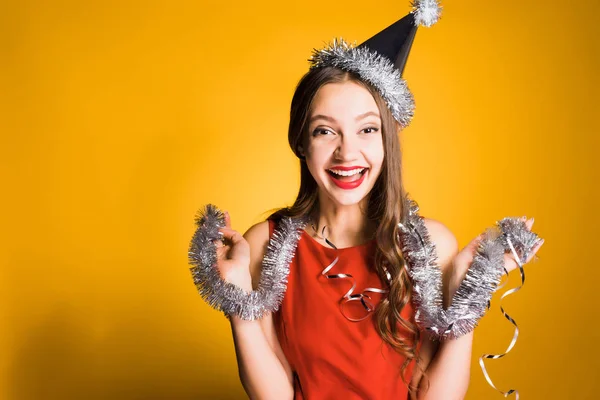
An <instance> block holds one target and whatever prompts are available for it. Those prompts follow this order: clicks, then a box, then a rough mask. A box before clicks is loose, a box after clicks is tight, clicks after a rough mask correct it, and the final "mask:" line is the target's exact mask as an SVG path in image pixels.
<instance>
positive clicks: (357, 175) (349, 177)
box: [326, 168, 368, 182]
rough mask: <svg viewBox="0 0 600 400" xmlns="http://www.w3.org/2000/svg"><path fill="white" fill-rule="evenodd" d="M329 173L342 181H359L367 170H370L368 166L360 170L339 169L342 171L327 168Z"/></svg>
mask: <svg viewBox="0 0 600 400" xmlns="http://www.w3.org/2000/svg"><path fill="white" fill-rule="evenodd" d="M326 171H327V173H328V174H329V175H331V176H332V177H333V178H334V179H336V180H338V181H341V182H354V181H358V180H359V179H361V178H362V177H363V175H364V174H365V172H367V171H368V168H362V169H361V170H359V169H358V168H357V169H356V170H355V171H339V172H341V173H336V172H333V171H332V170H330V169H328V170H326Z"/></svg>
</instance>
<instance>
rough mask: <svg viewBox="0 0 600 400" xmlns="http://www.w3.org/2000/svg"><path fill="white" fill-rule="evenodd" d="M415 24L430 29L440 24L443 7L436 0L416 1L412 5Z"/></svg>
mask: <svg viewBox="0 0 600 400" xmlns="http://www.w3.org/2000/svg"><path fill="white" fill-rule="evenodd" d="M411 12H412V13H413V14H414V16H415V24H417V25H423V26H426V27H428V28H429V27H430V26H431V25H433V24H435V23H436V22H438V20H439V18H440V15H441V14H442V7H441V6H440V4H439V2H438V1H436V0H416V1H414V2H413V3H412V11H411Z"/></svg>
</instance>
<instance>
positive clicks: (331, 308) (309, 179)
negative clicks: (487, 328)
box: [215, 17, 541, 400]
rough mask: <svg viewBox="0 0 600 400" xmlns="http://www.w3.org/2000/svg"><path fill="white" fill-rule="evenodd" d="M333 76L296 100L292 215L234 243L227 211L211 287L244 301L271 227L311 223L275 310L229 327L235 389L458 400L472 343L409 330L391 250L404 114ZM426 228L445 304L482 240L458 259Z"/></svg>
mask: <svg viewBox="0 0 600 400" xmlns="http://www.w3.org/2000/svg"><path fill="white" fill-rule="evenodd" d="M405 18H406V17H405ZM405 18H403V20H404V19H405ZM400 21H402V20H400ZM400 21H399V22H400ZM412 22H414V21H412ZM402 24H404V22H402ZM409 36H410V35H409ZM412 36H413V37H414V31H413V34H412ZM409 40H410V41H411V42H412V37H411V38H409ZM402 41H403V43H404V44H405V43H406V37H404V38H403V39H402ZM408 47H410V43H409V46H408ZM330 50H331V49H330ZM394 51H397V49H396V50H394ZM331 52H333V53H335V51H334V50H331ZM401 52H404V55H403V56H402V57H404V60H403V61H402V62H401V63H400V67H399V64H398V62H397V60H398V59H399V58H401V57H399V58H395V57H394V59H395V60H396V64H395V65H396V68H399V70H400V72H401V71H402V68H403V63H404V62H405V60H406V56H407V54H408V51H407V49H406V45H404V47H402V46H401V48H400V50H399V54H400V53H401ZM329 54H331V53H327V52H326V53H325V55H329ZM340 54H341V53H340ZM369 57H370V56H369ZM365 60H366V61H364V62H365V63H368V62H370V61H369V59H367V58H365ZM361 65H364V64H361ZM344 66H345V64H340V66H335V65H331V63H330V64H329V65H327V64H326V63H325V64H322V65H317V67H315V68H311V69H310V70H309V72H308V73H307V74H306V75H305V76H304V77H303V78H302V79H301V81H300V83H299V84H298V87H297V88H296V92H295V94H294V97H293V100H292V107H291V114H290V125H289V135H288V137H289V143H290V147H291V149H292V151H293V152H294V153H295V154H296V155H297V156H298V158H299V159H300V166H301V183H300V188H299V192H298V196H297V199H296V201H295V202H294V204H293V205H292V206H291V207H287V208H283V209H280V210H278V211H277V212H275V213H273V214H271V215H270V216H269V218H268V219H267V220H266V221H263V222H261V223H258V224H256V225H254V226H252V227H251V228H250V229H248V231H247V232H246V233H245V234H244V235H243V236H242V235H241V234H240V233H239V232H237V231H235V230H233V229H232V227H231V218H230V216H229V215H228V214H227V213H225V227H224V228H221V229H220V232H221V234H222V235H223V240H224V244H221V241H216V242H215V244H216V245H217V250H216V252H217V259H218V262H217V266H218V269H219V273H220V276H221V277H222V279H224V280H225V281H227V282H229V283H231V284H234V285H235V286H237V287H239V288H242V289H243V290H244V291H245V292H247V293H250V292H253V290H254V289H256V288H257V287H258V285H259V281H260V279H261V274H262V273H263V265H264V262H265V254H266V252H267V249H268V245H269V243H270V240H271V239H272V238H273V235H274V231H275V230H276V229H277V228H278V226H279V224H280V223H281V221H282V220H283V219H284V218H293V219H300V218H303V219H304V220H306V221H308V222H307V223H306V225H305V227H304V228H303V230H302V232H301V235H300V238H299V240H298V241H297V244H296V247H295V249H294V251H295V253H294V257H293V259H292V260H291V262H290V263H289V276H287V289H286V291H285V295H284V297H283V301H282V302H281V306H280V307H279V309H278V310H277V311H276V312H274V313H271V312H269V313H266V314H264V315H263V316H262V318H258V319H253V320H249V319H248V318H244V319H242V318H240V317H239V316H237V315H230V322H231V328H232V333H233V338H234V343H235V350H236V355H237V361H238V368H239V375H240V379H241V382H242V384H243V386H244V388H245V390H246V392H247V393H248V395H249V396H250V398H252V399H292V398H295V399H311V400H313V399H315V400H319V399H338V398H339V399H407V398H411V399H462V398H463V397H464V396H465V393H466V391H467V387H468V384H469V373H470V363H471V346H472V339H473V332H472V331H471V332H469V333H467V334H464V335H462V336H460V337H458V338H456V339H454V340H445V341H441V342H440V341H438V340H436V336H435V335H432V334H431V332H430V331H427V330H422V329H420V328H419V326H418V325H417V324H416V322H415V312H416V310H415V308H414V307H413V304H412V302H411V299H412V296H413V295H414V289H415V288H414V287H413V282H412V280H411V279H410V276H409V273H408V271H407V268H405V267H406V264H407V262H406V260H405V257H404V254H403V252H402V244H401V243H399V242H398V240H397V238H398V235H397V233H398V223H399V222H401V221H405V220H406V218H407V214H408V209H409V206H410V204H409V200H408V196H407V193H406V192H405V190H404V186H403V182H402V173H401V171H402V170H401V152H400V144H399V143H400V141H399V138H398V134H399V132H400V131H401V129H402V128H403V127H404V126H406V124H404V123H403V122H405V121H406V119H405V117H406V118H408V117H410V116H411V115H408V116H407V115H405V114H406V113H410V112H411V110H409V108H410V107H408V108H403V107H404V106H403V103H402V101H404V100H403V99H402V98H399V97H397V98H396V99H393V98H390V97H389V92H386V91H385V90H382V84H383V85H384V86H383V88H384V89H385V88H386V87H385V84H386V82H388V83H389V82H390V81H389V80H388V81H386V80H385V79H384V80H383V81H381V80H380V81H373V80H370V79H365V74H363V73H361V71H362V70H360V68H359V69H358V70H357V71H358V72H356V71H353V70H352V68H345V67H344ZM359 67H360V65H359ZM394 76H395V75H394ZM373 82H376V83H375V84H373ZM377 82H379V83H377ZM382 82H383V83H382ZM394 84H396V83H394ZM395 88H396V89H397V88H400V89H402V87H399V86H395ZM409 100H410V99H409ZM407 110H408V111H407ZM403 113H404V114H403ZM423 223H424V225H425V227H426V230H427V232H428V234H429V238H430V239H431V242H432V243H433V245H434V247H435V251H436V252H437V265H438V267H439V269H440V270H441V275H442V283H443V285H442V291H443V302H444V306H448V305H449V303H450V300H451V299H452V297H453V296H454V294H455V292H456V291H457V288H458V287H459V285H460V284H461V282H462V281H463V279H464V278H465V275H466V273H467V270H468V269H469V265H470V264H471V262H472V261H473V257H474V253H475V249H476V248H477V246H478V243H479V241H480V240H481V236H480V237H477V238H475V239H473V240H472V241H471V243H469V245H467V246H466V247H465V248H464V249H463V250H462V251H460V252H459V250H458V244H457V241H456V238H455V236H454V235H453V234H452V232H451V231H450V230H449V229H448V228H447V227H446V226H445V225H444V224H442V223H441V222H439V221H436V220H434V219H429V218H424V219H423ZM532 224H533V219H531V220H528V221H527V222H526V226H527V229H529V230H530V229H531V226H532ZM540 245H541V244H540ZM540 245H538V246H537V247H535V248H534V249H533V251H532V252H531V254H529V256H528V257H527V260H525V262H527V261H529V260H530V259H531V257H533V255H534V254H535V252H537V250H538V249H539V246H540ZM504 267H505V268H506V269H507V270H508V271H510V270H512V269H514V268H516V267H517V262H516V261H515V259H514V258H513V256H512V255H510V254H507V255H505V256H504ZM349 289H350V290H349Z"/></svg>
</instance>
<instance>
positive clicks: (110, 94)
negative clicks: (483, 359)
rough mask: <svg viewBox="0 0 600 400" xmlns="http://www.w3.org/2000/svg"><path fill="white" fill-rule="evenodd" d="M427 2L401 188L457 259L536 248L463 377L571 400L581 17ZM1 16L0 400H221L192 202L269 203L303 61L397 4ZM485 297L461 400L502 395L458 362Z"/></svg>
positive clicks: (589, 137) (582, 172)
mask: <svg viewBox="0 0 600 400" xmlns="http://www.w3.org/2000/svg"><path fill="white" fill-rule="evenodd" d="M405 3H406V4H405ZM444 5H445V11H444V16H443V19H442V20H441V21H440V22H439V23H438V24H437V25H436V26H434V27H433V28H431V29H424V28H421V29H420V30H419V32H418V34H417V38H416V41H415V45H414V46H413V50H412V53H411V56H410V59H409V62H408V66H407V68H406V70H405V74H404V75H405V78H406V79H407V81H408V83H409V86H410V88H411V89H412V90H413V92H414V93H415V97H416V102H417V110H416V115H415V119H414V123H413V124H412V125H411V126H410V127H409V128H408V129H407V130H406V131H405V132H404V133H403V135H402V144H403V151H404V171H405V177H406V185H407V188H408V191H409V193H410V194H411V195H412V197H413V198H415V199H416V200H417V201H418V202H419V204H420V206H421V210H422V215H425V216H428V217H431V218H435V219H438V220H440V221H442V222H444V223H445V224H446V225H447V226H448V227H450V229H452V231H453V232H454V233H455V234H456V236H457V238H458V240H459V242H460V245H461V246H464V245H465V244H466V243H467V242H468V241H469V240H471V238H473V237H474V236H476V235H477V234H479V233H480V232H482V231H483V229H484V228H485V227H487V226H491V225H493V223H494V221H496V220H498V219H500V218H502V217H504V216H516V215H527V216H534V217H535V218H536V222H535V225H534V231H536V232H537V233H539V234H540V236H542V237H543V238H545V239H546V243H545V245H544V246H543V247H542V249H541V250H540V252H539V254H538V255H539V260H538V261H537V262H533V263H531V264H528V265H527V266H526V273H527V281H526V284H525V286H524V288H523V289H522V290H521V291H519V292H518V293H516V294H514V295H512V296H510V297H509V298H507V299H506V301H505V302H504V303H503V304H504V306H505V309H506V311H507V312H508V313H509V314H510V315H511V316H512V317H513V318H515V319H516V321H517V323H518V324H519V327H520V328H521V332H520V336H519V339H518V341H517V344H516V346H515V348H514V350H513V351H512V352H510V353H509V354H508V355H507V356H506V357H504V358H502V359H500V360H491V361H488V362H487V365H488V366H489V371H490V373H491V376H492V378H493V379H494V381H495V383H496V384H497V385H498V387H499V388H501V389H503V390H507V389H509V388H516V389H518V390H519V391H520V393H521V395H522V397H523V398H525V399H562V398H573V399H584V398H590V399H591V398H595V397H596V396H595V384H596V383H597V378H598V375H597V371H598V368H599V367H600V361H599V356H600V354H599V346H598V339H599V333H598V332H599V328H600V326H599V324H598V318H597V315H598V311H597V305H598V300H597V298H598V297H597V296H598V281H599V279H600V273H599V272H598V270H599V267H598V263H597V261H596V260H597V253H596V251H597V248H598V245H597V243H598V238H597V227H598V224H599V223H600V221H599V218H598V213H597V208H596V207H597V205H598V191H599V190H598V186H597V184H598V154H597V152H598V148H599V141H598V134H599V133H600V132H599V130H600V129H599V123H598V117H597V116H598V112H599V111H600V110H599V96H598V92H599V89H600V88H599V85H598V83H599V82H598V81H599V79H598V70H599V69H600V61H599V54H600V51H599V50H600V41H599V39H598V38H599V37H600V30H599V28H598V15H599V13H600V5H599V3H598V2H597V1H596V0H587V1H579V2H576V3H573V4H568V3H565V2H564V1H557V0H555V1H546V2H539V1H533V0H528V1H516V0H514V1H490V2H488V1H485V2H484V1H447V2H446V3H445V4H444ZM1 8H2V12H0V57H1V59H0V71H1V73H0V93H1V94H0V102H1V103H0V129H1V132H2V145H1V146H0V149H1V150H0V151H1V153H0V160H1V164H2V169H1V178H2V197H1V202H2V204H1V206H2V207H1V213H2V230H1V232H2V233H1V235H2V237H1V243H2V245H1V246H0V249H1V250H0V251H1V252H0V260H1V269H0V274H1V275H0V293H1V295H0V296H1V298H0V318H1V321H0V322H1V324H0V326H1V329H0V369H1V374H0V379H1V380H0V389H1V390H0V398H2V399H11V400H12V399H19V400H20V399H107V398H111V399H199V398H200V399H242V398H245V394H244V392H243V390H242V387H241V384H240V383H239V379H238V375H237V366H236V361H235V353H234V347H233V342H232V337H231V332H230V327H229V324H228V322H227V320H226V319H225V318H224V317H223V316H222V314H220V313H218V312H216V311H214V310H212V309H210V308H209V307H208V306H207V305H206V304H205V303H204V302H203V301H202V299H201V298H200V296H199V295H198V294H197V292H196V289H195V287H194V285H193V283H192V280H191V276H190V272H189V270H188V264H187V250H188V244H189V240H190V238H191V236H192V233H193V231H194V229H195V226H194V223H193V217H194V215H195V213H196V211H197V210H198V209H199V208H200V207H202V206H203V205H205V204H206V203H209V202H211V203H214V204H216V205H218V206H219V207H220V208H221V209H223V210H229V212H230V214H231V216H232V222H233V225H234V228H235V229H237V230H239V231H241V232H244V231H245V230H246V229H247V228H248V227H249V226H250V225H251V224H253V223H255V222H258V221H260V220H262V219H263V218H264V217H265V214H264V212H265V211H266V210H268V209H270V208H273V207H279V206H284V205H286V204H289V203H290V202H291V201H293V199H294V197H295V194H296V191H297V187H298V183H299V179H298V162H297V159H296V158H295V157H294V156H293V154H292V152H291V150H290V149H289V148H288V145H287V123H288V115H289V106H290V101H291V97H292V94H293V90H294V87H295V84H296V83H297V81H298V79H299V78H300V77H301V75H302V74H303V73H304V72H306V70H307V68H308V63H307V61H306V60H307V58H308V57H309V56H310V52H311V50H312V49H313V48H314V47H317V48H320V47H322V45H323V44H324V42H325V41H328V40H331V39H332V38H333V37H334V36H343V37H344V38H346V39H347V40H351V41H354V40H356V41H358V42H359V43H360V42H362V41H363V40H365V39H367V38H368V37H370V36H371V35H373V34H374V33H376V32H378V31H379V30H381V29H383V28H384V27H385V26H387V25H389V24H391V23H392V22H394V21H395V20H396V19H398V18H400V17H402V16H403V15H405V14H406V13H407V12H408V10H409V6H408V0H407V1H406V2H405V1H387V0H386V1H383V0H382V1H370V2H365V1H344V2H341V1H322V0H319V1H312V0H307V1H304V2H281V1H251V2H249V1H235V2H233V1H227V2H219V3H218V2H198V1H162V2H157V1H130V2H121V1H96V2H88V1H66V0H65V1H55V2H44V1H8V2H3V4H2V7H1ZM518 283H519V280H518V273H515V274H514V275H513V276H511V279H510V285H512V286H516V285H517V284H518ZM498 299H499V296H498V294H497V295H496V296H495V297H494V300H493V303H492V307H493V309H492V311H491V312H490V313H488V315H487V316H486V317H485V318H484V319H483V320H482V322H481V324H480V326H479V327H478V328H477V331H476V335H475V342H474V354H473V364H472V369H471V386H470V389H469V394H468V396H467V399H499V398H502V396H501V395H500V394H499V393H497V392H495V391H494V390H493V389H491V388H490V387H489V386H488V385H487V383H486V382H485V380H484V378H483V375H482V373H481V370H480V368H479V365H478V363H477V358H478V356H479V355H481V354H482V353H485V352H488V353H499V352H502V351H503V350H505V349H506V346H507V345H508V343H509V342H510V339H511V337H512V333H513V329H512V328H511V326H512V325H511V324H510V323H509V322H508V321H506V320H505V319H504V318H503V317H502V316H501V314H500V312H499V310H498ZM319 334H324V333H317V332H315V335H319ZM326 334H330V335H331V334H335V333H334V332H327V333H326ZM365 367H366V368H368V366H365Z"/></svg>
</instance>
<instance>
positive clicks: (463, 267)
mask: <svg viewBox="0 0 600 400" xmlns="http://www.w3.org/2000/svg"><path fill="white" fill-rule="evenodd" d="M522 220H523V221H525V219H523V218H522ZM525 226H527V229H529V230H530V231H531V227H532V226H533V218H530V219H528V220H527V221H526V222H525ZM482 237H483V234H481V235H479V236H477V237H476V238H475V239H473V240H471V242H470V243H469V244H468V245H466V246H465V248H464V249H462V250H461V251H460V252H459V253H458V254H457V255H456V256H455V257H454V261H453V264H454V265H453V277H452V279H451V280H452V283H453V286H454V287H458V285H459V284H460V282H462V280H463V279H464V277H465V274H466V273H467V270H468V269H469V266H470V265H471V263H472V262H473V258H474V257H475V252H476V250H477V246H478V245H479V242H480V240H481V239H482ZM542 244H544V241H543V240H542V241H541V242H540V243H539V244H538V245H536V246H535V247H534V248H533V249H532V250H531V254H530V255H529V257H528V258H527V260H525V261H522V262H523V264H526V263H528V262H529V261H531V259H532V258H533V256H534V255H535V253H537V251H538V250H539V249H540V247H542ZM518 267H519V265H518V264H517V261H516V260H515V258H514V256H513V254H512V252H507V253H504V268H506V270H507V271H508V272H510V271H512V270H514V269H516V268H518Z"/></svg>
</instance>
